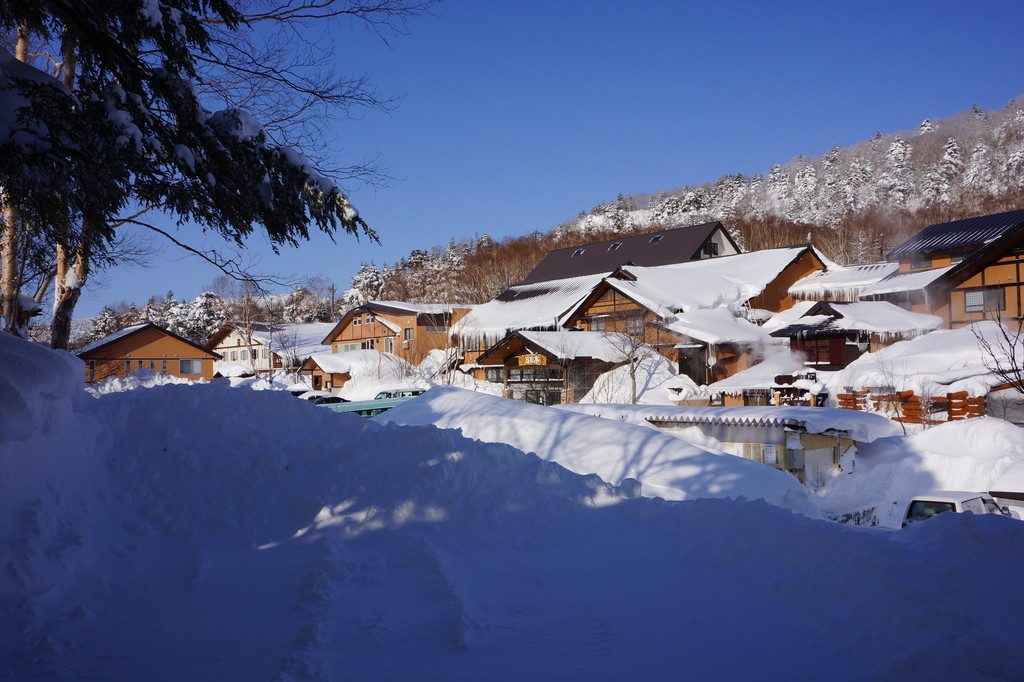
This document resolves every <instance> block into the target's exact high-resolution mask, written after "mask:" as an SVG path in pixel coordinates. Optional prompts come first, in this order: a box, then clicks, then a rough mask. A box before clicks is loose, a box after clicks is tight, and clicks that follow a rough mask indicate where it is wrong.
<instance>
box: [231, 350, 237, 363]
mask: <svg viewBox="0 0 1024 682" xmlns="http://www.w3.org/2000/svg"><path fill="white" fill-rule="evenodd" d="M231 362H238V351H237V350H233V351H231Z"/></svg>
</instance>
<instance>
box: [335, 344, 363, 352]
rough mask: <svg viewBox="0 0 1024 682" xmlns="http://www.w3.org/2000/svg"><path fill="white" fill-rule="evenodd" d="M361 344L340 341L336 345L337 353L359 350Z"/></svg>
mask: <svg viewBox="0 0 1024 682" xmlns="http://www.w3.org/2000/svg"><path fill="white" fill-rule="evenodd" d="M362 347H363V345H362V344H361V343H342V344H339V345H338V346H336V348H337V349H338V350H337V352H338V353H347V352H348V351H350V350H360V349H362Z"/></svg>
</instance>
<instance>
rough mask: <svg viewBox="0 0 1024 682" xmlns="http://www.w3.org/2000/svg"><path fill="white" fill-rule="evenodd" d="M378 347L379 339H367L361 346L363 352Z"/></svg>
mask: <svg viewBox="0 0 1024 682" xmlns="http://www.w3.org/2000/svg"><path fill="white" fill-rule="evenodd" d="M376 345H377V339H366V341H363V342H362V344H360V346H359V347H360V348H361V349H362V350H373V349H374V347H375V346H376Z"/></svg>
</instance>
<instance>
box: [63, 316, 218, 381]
mask: <svg viewBox="0 0 1024 682" xmlns="http://www.w3.org/2000/svg"><path fill="white" fill-rule="evenodd" d="M79 357H80V358H81V359H82V361H83V362H85V380H86V382H87V383H96V382H100V381H103V380H104V379H109V378H110V377H119V378H122V379H123V378H125V377H127V376H128V374H129V371H128V369H127V366H126V365H127V363H128V362H130V363H131V370H130V371H131V372H137V371H139V370H140V369H151V370H153V371H154V372H157V373H161V374H169V375H172V376H177V377H184V378H186V379H192V380H198V379H205V380H206V381H209V380H210V379H212V378H213V361H214V359H215V358H216V356H215V355H214V354H213V353H210V352H208V351H204V350H201V349H199V348H196V347H195V346H192V345H190V344H188V343H186V342H184V341H181V340H180V339H176V338H175V337H173V336H171V335H169V334H167V333H166V332H164V331H163V330H161V329H157V328H155V327H148V328H146V329H142V330H140V331H138V332H136V333H134V334H130V335H128V336H125V337H124V338H121V339H118V340H116V341H113V342H112V343H109V344H107V345H104V346H101V347H100V348H97V349H96V350H95V351H92V352H88V353H83V354H81V355H79ZM181 360H198V361H199V363H200V366H201V371H200V373H199V374H183V373H182V372H181ZM165 362H166V365H167V367H166V371H165V369H164V363H165ZM140 363H141V367H140V366H139V365H140Z"/></svg>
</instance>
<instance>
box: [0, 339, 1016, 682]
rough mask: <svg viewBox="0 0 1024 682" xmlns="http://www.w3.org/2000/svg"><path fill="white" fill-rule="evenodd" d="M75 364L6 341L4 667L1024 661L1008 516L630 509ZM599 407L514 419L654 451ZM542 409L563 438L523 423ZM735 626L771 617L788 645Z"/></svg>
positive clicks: (4, 670) (441, 444) (286, 400)
mask: <svg viewBox="0 0 1024 682" xmlns="http://www.w3.org/2000/svg"><path fill="white" fill-rule="evenodd" d="M83 375H84V370H83V367H82V365H81V363H80V362H79V361H78V360H77V359H75V358H73V357H71V356H69V355H68V354H66V353H58V352H55V351H50V350H48V349H44V348H39V347H36V346H32V345H31V344H28V343H26V342H23V341H19V340H17V339H13V338H11V337H7V336H2V335H0V392H2V395H0V397H2V401H0V423H2V425H3V427H4V428H2V429H0V491H2V494H0V514H2V517H0V518H3V519H4V523H2V524H0V548H2V551H0V676H2V677H5V678H7V679H12V680H23V679H69V680H70V679H103V680H120V679H124V680H141V679H145V680H188V679H211V680H225V681H231V680H239V681H242V680H275V681H277V682H285V681H287V680H298V679H313V680H335V679H347V680H385V679H386V680H404V679H416V680H427V681H429V680H456V679H491V680H523V679H544V680H557V679H665V678H675V677H681V678H686V679H760V680H793V679H851V680H868V679H871V680H881V679H908V678H911V677H922V678H929V677H953V678H957V679H972V680H973V679H993V680H1001V679H1014V678H1016V677H1018V676H1019V673H1020V671H1021V670H1022V669H1024V647H1021V643H1022V642H1024V625H1022V623H1021V620H1020V617H1019V604H1020V601H1021V589H1022V588H1021V587H1020V581H1019V575H1018V574H1019V571H1020V566H1021V565H1022V562H1024V523H1021V522H1019V521H1013V520H1010V519H1006V518H1004V517H1001V516H995V515H985V516H978V517H976V516H972V515H967V514H962V515H961V514H944V515H940V516H939V517H937V518H935V519H934V520H931V521H928V522H927V523H923V524H917V525H916V526H914V527H912V528H909V529H907V530H905V531H900V532H887V531H879V530H876V529H863V528H850V527H844V526H840V525H838V524H834V523H831V522H826V521H820V520H814V519H810V518H807V517H804V516H800V515H795V514H792V513H790V512H789V511H787V510H785V509H781V508H779V507H774V506H771V505H768V504H766V503H764V502H761V501H743V500H738V499H737V500H726V499H696V500H692V501H687V502H671V501H665V500H652V499H646V498H633V499H625V498H629V497H630V495H631V494H632V492H633V490H632V489H631V487H630V486H629V485H625V486H619V487H618V488H615V487H612V486H609V485H608V484H606V483H604V482H603V481H601V480H600V479H599V478H598V477H597V476H593V475H589V476H580V475H577V474H573V473H571V472H569V471H568V470H566V469H565V468H563V467H562V466H559V465H558V464H555V463H554V462H548V461H544V460H542V459H540V458H538V457H535V456H532V455H528V454H524V453H523V452H521V451H519V450H517V449H515V448H513V447H510V446H508V445H503V444H498V443H481V442H478V441H473V440H469V439H467V438H464V437H462V436H460V435H459V434H457V433H456V432H455V431H452V430H442V429H436V428H433V427H403V426H396V425H387V424H381V423H376V422H374V421H372V420H366V419H361V418H359V417H355V416H352V415H348V414H338V413H334V412H331V411H328V410H324V409H322V408H318V407H314V406H312V405H309V404H308V403H305V402H303V401H300V400H297V399H295V398H293V397H291V396H290V395H288V394H287V393H286V392H283V391H240V390H237V389H233V388H231V387H230V386H229V385H228V382H224V381H218V382H212V383H210V384H172V385H157V386H153V387H151V388H149V389H147V390H127V391H122V392H106V393H98V394H97V395H96V396H95V397H91V396H89V395H88V394H86V393H85V391H83V390H82V383H81V382H82V378H83ZM435 391H436V395H437V396H438V397H445V396H447V397H446V399H445V400H424V399H423V398H422V397H421V398H416V399H414V400H413V401H410V403H408V405H410V406H412V405H414V404H415V403H416V402H417V401H421V402H420V404H421V405H424V406H426V405H430V406H432V408H433V409H435V410H438V411H437V412H435V413H434V418H435V420H441V419H443V418H444V416H445V415H444V413H443V412H441V410H448V409H451V410H455V411H457V412H458V411H462V412H463V413H464V414H465V415H466V417H467V423H470V424H473V423H475V424H477V425H480V424H483V420H474V419H473V418H472V417H473V414H474V410H473V409H472V407H473V406H472V403H473V401H474V400H475V401H477V402H481V403H484V402H487V403H491V402H493V401H492V399H487V398H484V397H482V396H481V395H480V394H479V393H475V394H470V393H467V392H460V391H455V390H452V389H441V390H439V389H435ZM432 393H433V392H432ZM427 395H428V396H430V395H431V394H430V393H428V394H427ZM460 396H461V397H460ZM467 396H468V397H467ZM501 402H502V403H503V404H505V403H504V401H501ZM446 403H447V404H446ZM225 406H227V407H225ZM508 409H509V410H510V412H511V415H510V417H511V418H512V419H513V420H516V418H517V417H526V416H534V417H535V418H539V415H540V414H542V413H540V412H535V413H533V414H532V415H526V413H522V414H519V415H517V414H516V411H515V410H512V408H511V406H509V408H508ZM535 409H537V410H542V409H543V408H535ZM548 412H549V413H557V412H558V411H556V410H549V411H548ZM478 413H479V414H480V416H485V415H488V416H489V418H491V419H492V420H493V421H498V420H499V415H498V414H496V413H494V412H491V411H490V410H488V409H484V410H478ZM456 416H457V415H456ZM600 421H601V420H597V419H596V418H593V417H587V416H585V415H579V414H572V413H567V412H563V413H562V414H561V415H560V416H559V417H558V418H557V419H556V420H555V421H553V422H552V421H547V422H544V423H542V424H531V423H530V421H529V420H523V421H520V422H519V423H520V425H521V427H522V428H523V429H524V430H525V432H526V436H527V437H530V438H534V440H537V441H538V442H540V441H544V442H547V443H549V444H551V445H553V446H557V449H558V452H559V453H560V454H564V455H565V456H566V457H567V458H568V459H579V458H581V457H582V456H583V454H584V453H583V452H582V451H583V450H584V449H586V448H590V447H597V446H600V447H604V448H606V449H608V450H607V451H609V452H610V448H611V447H612V443H611V442H604V443H600V442H595V441H597V440H598V439H596V438H592V437H589V436H588V434H589V433H590V431H591V430H592V431H593V432H594V433H595V434H604V436H605V438H607V439H615V440H617V441H618V442H619V443H620V444H626V445H628V446H630V447H628V448H624V449H623V451H624V452H627V453H631V454H633V455H638V456H639V455H645V454H652V453H653V452H654V451H655V450H657V451H659V452H663V453H664V452H665V448H664V447H656V445H657V443H656V441H655V440H654V438H655V437H657V436H659V435H660V434H658V433H657V432H655V431H653V430H651V429H642V428H641V427H638V426H632V425H629V424H613V423H611V422H606V423H604V424H601V425H600V426H598V425H597V424H598V422H600ZM984 421H985V422H989V423H990V422H991V420H984ZM544 427H548V428H554V429H557V430H560V431H562V433H559V434H551V435H550V437H549V438H547V439H546V440H545V439H543V438H539V437H538V436H539V435H540V430H541V429H542V428H544ZM498 428H499V429H505V427H501V426H499V427H498ZM979 428H982V430H983V431H985V432H986V433H987V432H988V428H987V427H984V424H983V425H982V427H979ZM579 429H582V431H580V430H579ZM611 429H614V431H613V430H611ZM507 430H508V432H509V433H512V432H513V431H514V428H511V427H510V428H508V429H507ZM641 433H644V434H645V435H647V437H648V440H646V441H644V440H643V439H641V438H640V435H639V434H641ZM577 438H579V442H577ZM970 438H971V439H974V436H973V435H972V436H970ZM638 439H639V440H638ZM941 440H944V439H941ZM1014 442H1016V441H1014ZM994 444H995V443H994ZM634 446H640V447H639V448H637V447H634ZM676 447H677V448H683V449H680V450H676V451H675V452H676V453H677V455H678V456H679V457H680V459H681V460H683V461H684V462H686V463H689V464H690V465H692V467H677V468H676V469H675V470H676V471H677V472H678V473H679V474H680V475H689V476H691V477H693V478H695V479H699V480H700V481H702V482H693V483H684V484H681V485H683V486H684V487H690V488H696V489H699V488H701V487H702V486H703V487H711V486H716V487H721V488H724V489H726V490H729V489H732V490H739V489H741V488H744V487H762V488H763V485H762V484H763V481H764V480H767V479H760V478H757V477H756V475H754V474H753V472H754V469H753V468H749V467H740V466H732V465H733V464H736V462H734V461H733V460H732V459H731V458H725V457H716V456H714V455H709V454H707V453H702V452H701V451H699V450H698V449H696V448H692V447H689V446H686V445H685V444H682V443H678V442H677V443H676ZM1015 447H1016V446H1015ZM639 464H640V463H639V461H638V460H637V459H636V458H634V459H633V460H632V461H631V462H630V463H629V465H630V466H638V465H639ZM698 465H699V466H698ZM624 466H625V465H624ZM756 466H757V465H752V467H756ZM748 474H749V475H751V476H752V478H755V479H757V480H759V481H762V484H752V483H747V482H745V481H743V480H741V479H742V478H744V477H746V476H748ZM744 623H747V624H750V623H770V624H771V626H770V628H771V632H775V633H779V632H781V633H785V640H786V645H785V646H780V645H779V640H778V638H777V637H773V636H768V635H766V630H765V628H763V627H746V626H743V625H742V624H744ZM894 633H897V634H895V635H894ZM769 634H770V633H769ZM794 647H797V648H799V650H800V655H799V657H798V658H799V660H796V659H794V654H793V651H794ZM737 652H743V655H737Z"/></svg>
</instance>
